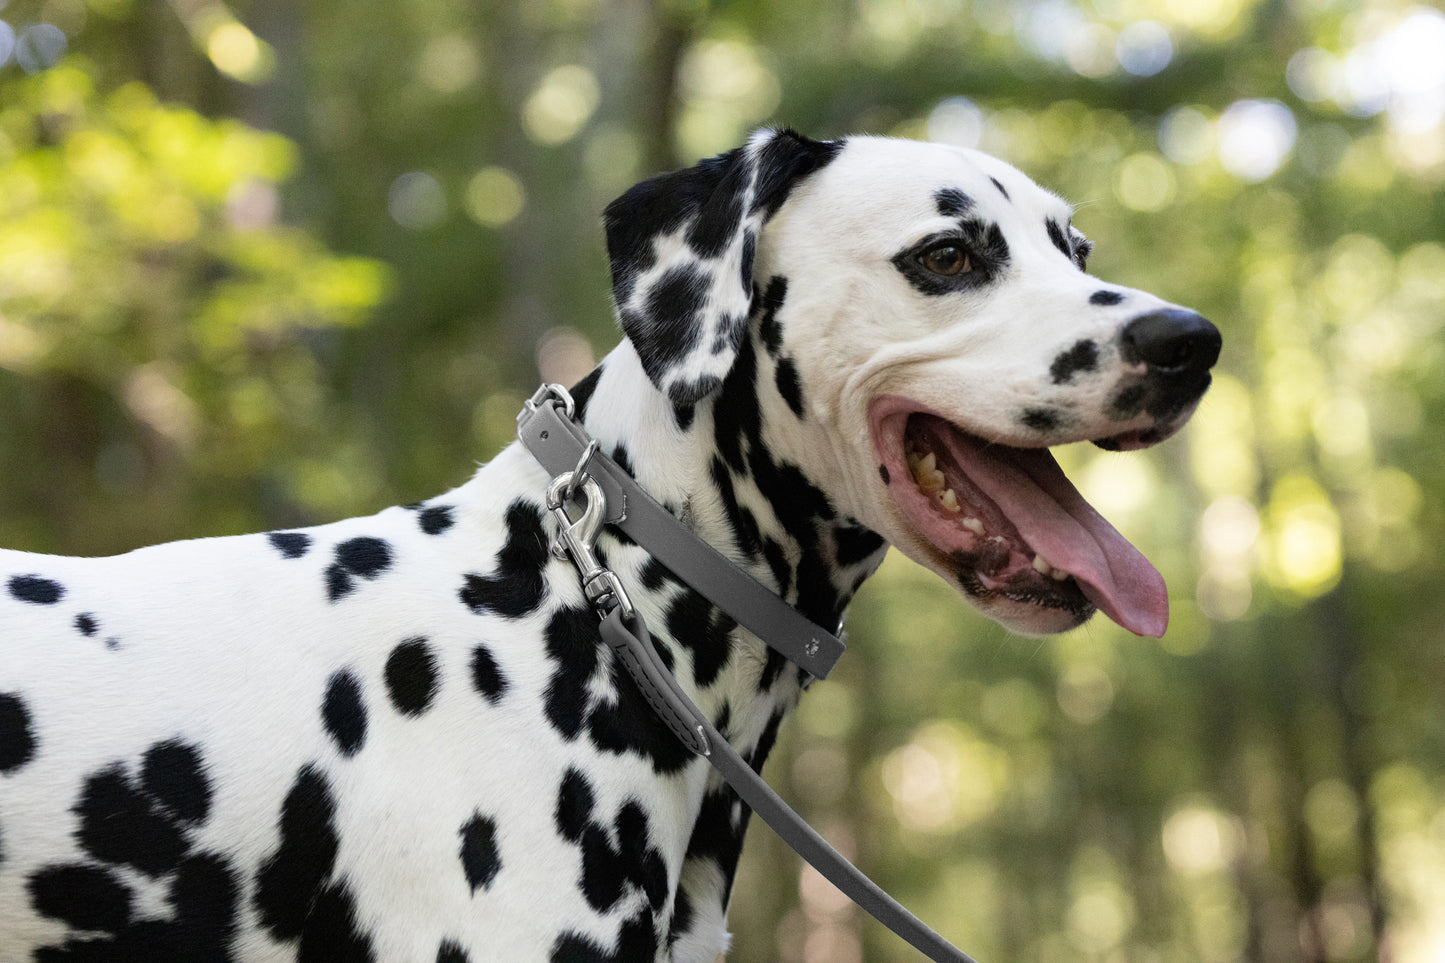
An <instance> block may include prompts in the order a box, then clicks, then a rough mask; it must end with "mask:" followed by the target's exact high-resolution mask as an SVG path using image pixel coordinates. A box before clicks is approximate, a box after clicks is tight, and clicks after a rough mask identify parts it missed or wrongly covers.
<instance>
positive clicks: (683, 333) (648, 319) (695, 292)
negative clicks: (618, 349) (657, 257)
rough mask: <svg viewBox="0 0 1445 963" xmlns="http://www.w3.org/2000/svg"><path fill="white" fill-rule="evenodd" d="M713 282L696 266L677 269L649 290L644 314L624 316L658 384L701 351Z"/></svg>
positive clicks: (646, 367) (626, 329) (624, 323)
mask: <svg viewBox="0 0 1445 963" xmlns="http://www.w3.org/2000/svg"><path fill="white" fill-rule="evenodd" d="M709 280H710V279H709V276H708V273H707V272H706V271H705V270H703V269H702V268H699V267H698V266H696V265H695V264H690V263H689V264H680V265H677V266H676V267H673V268H671V269H670V270H668V271H667V273H665V274H664V275H663V276H662V277H661V278H659V279H658V280H657V281H656V282H655V283H654V284H653V286H652V287H651V288H650V289H649V290H648V292H647V302H646V304H645V306H644V308H643V310H642V311H640V312H639V311H623V312H622V329H623V331H624V332H626V333H627V336H628V338H629V339H630V340H631V341H632V345H633V347H634V348H636V349H637V354H638V357H640V358H641V359H642V367H643V369H644V370H646V371H647V375H648V377H650V378H651V379H652V380H653V382H654V383H657V384H661V383H662V380H663V378H664V377H665V376H666V375H667V372H668V371H670V370H671V369H672V368H674V367H676V366H677V365H678V364H680V363H682V362H683V361H684V360H685V359H686V358H687V356H688V355H690V354H691V353H692V352H693V351H695V350H697V347H698V344H699V341H700V340H701V338H702V317H701V315H702V310H703V307H704V306H705V305H706V303H707V296H708V290H709ZM681 400H693V399H681Z"/></svg>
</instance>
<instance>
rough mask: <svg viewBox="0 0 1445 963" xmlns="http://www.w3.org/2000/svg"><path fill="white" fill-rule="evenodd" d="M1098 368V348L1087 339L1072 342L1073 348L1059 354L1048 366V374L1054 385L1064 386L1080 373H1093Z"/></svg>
mask: <svg viewBox="0 0 1445 963" xmlns="http://www.w3.org/2000/svg"><path fill="white" fill-rule="evenodd" d="M1098 366H1099V347H1098V345H1096V344H1094V342H1092V341H1090V340H1088V339H1087V338H1085V339H1082V340H1080V341H1076V342H1074V346H1073V347H1072V348H1070V349H1069V350H1067V351H1064V352H1061V353H1060V354H1059V356H1058V357H1057V358H1055V359H1054V363H1053V364H1051V365H1049V374H1050V375H1051V376H1052V377H1053V379H1054V384H1056V385H1066V384H1069V383H1070V382H1072V381H1073V380H1074V375H1075V374H1077V373H1078V372H1080V371H1093V370H1094V369H1095V368H1097V367H1098Z"/></svg>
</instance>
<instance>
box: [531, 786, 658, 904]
mask: <svg viewBox="0 0 1445 963" xmlns="http://www.w3.org/2000/svg"><path fill="white" fill-rule="evenodd" d="M587 792H588V793H589V794H590V789H588V790H587ZM560 803H561V800H560V799H559V813H558V821H559V824H560V823H561V805H560ZM591 805H592V803H591V799H590V798H589V799H587V808H588V809H589V810H590V809H591ZM579 815H580V814H579V813H577V812H575V811H574V812H571V813H569V816H568V818H569V825H568V832H567V833H564V836H565V837H566V838H572V835H579V836H580V839H579V845H580V846H581V848H582V880H581V883H582V895H583V896H585V897H586V899H587V903H588V905H589V906H591V907H592V908H593V909H594V910H596V911H597V912H599V913H605V912H607V911H608V910H610V909H611V908H612V907H613V906H615V905H616V904H617V901H618V900H620V899H621V898H622V897H623V895H624V894H625V893H626V892H627V891H628V888H629V887H636V888H638V889H641V890H642V891H643V893H644V894H645V895H646V896H647V901H648V904H649V905H650V906H651V907H652V909H653V910H654V911H657V910H660V909H661V908H662V905H663V903H664V902H666V900H667V892H668V890H667V863H666V862H665V861H664V860H663V858H662V854H661V853H660V852H658V850H657V848H656V846H655V845H654V844H653V840H652V836H651V833H650V831H649V829H648V820H647V813H646V812H645V811H644V810H643V808H642V806H641V805H640V804H639V803H638V802H637V801H635V800H629V801H628V802H626V803H625V804H623V806H622V808H621V809H619V810H618V812H617V818H616V820H615V822H614V825H613V832H612V833H611V834H609V833H608V831H607V828H606V827H604V826H603V825H601V824H600V823H597V822H593V821H592V820H591V819H590V818H589V819H586V820H585V824H584V825H582V827H581V831H580V834H579V833H575V832H574V831H575V829H576V827H575V825H573V824H572V823H573V822H574V821H575V820H576V819H577V818H578V816H579ZM613 836H615V837H616V840H617V842H616V845H615V846H614V844H613V842H612V837H613Z"/></svg>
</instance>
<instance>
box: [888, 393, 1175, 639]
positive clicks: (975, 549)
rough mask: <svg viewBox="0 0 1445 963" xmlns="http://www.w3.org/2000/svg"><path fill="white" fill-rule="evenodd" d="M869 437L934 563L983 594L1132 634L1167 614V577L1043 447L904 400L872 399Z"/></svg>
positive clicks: (1157, 627) (1149, 629)
mask: <svg viewBox="0 0 1445 963" xmlns="http://www.w3.org/2000/svg"><path fill="white" fill-rule="evenodd" d="M869 421H870V423H871V427H872V429H873V443H874V446H875V448H876V449H877V451H878V454H879V456H880V458H882V459H883V466H884V468H885V474H886V477H887V481H888V488H889V491H890V493H891V494H892V495H893V499H894V501H895V503H896V504H897V505H898V507H899V508H900V509H901V510H902V512H903V514H904V515H905V516H906V517H907V519H908V521H909V522H910V523H911V524H912V526H913V528H914V529H915V530H916V532H917V533H918V535H919V536H920V537H921V538H922V539H923V540H924V541H925V542H926V543H927V545H928V548H929V549H930V554H932V555H933V556H934V557H933V559H932V562H933V565H934V567H935V568H937V569H939V570H940V571H942V572H944V573H946V574H950V575H952V576H953V577H954V578H955V579H956V580H957V581H958V582H959V584H960V585H961V586H962V588H963V589H964V591H966V592H967V593H968V594H970V595H972V596H974V597H975V598H977V599H978V600H979V601H981V602H986V601H988V600H990V599H1005V600H1008V601H1010V602H1014V603H1018V604H1021V605H1025V606H1033V607H1036V608H1038V609H1041V610H1044V609H1052V610H1062V614H1064V615H1065V618H1068V621H1069V622H1071V623H1072V624H1075V625H1077V624H1079V623H1081V622H1083V621H1084V620H1085V619H1086V618H1088V616H1089V615H1091V614H1092V613H1093V611H1094V609H1095V608H1097V609H1098V610H1099V611H1102V612H1103V613H1104V614H1105V615H1107V616H1108V617H1109V618H1111V619H1113V620H1114V621H1115V622H1117V623H1119V624H1120V625H1121V626H1123V627H1124V628H1126V629H1128V630H1130V631H1131V632H1135V633H1137V634H1139V635H1151V636H1159V635H1162V634H1163V633H1164V628H1165V626H1166V625H1167V624H1168V620H1169V603H1168V595H1167V593H1166V590H1165V587H1164V579H1163V576H1161V575H1160V574H1159V572H1158V571H1157V570H1156V569H1155V568H1154V566H1153V565H1151V564H1149V561H1148V560H1147V559H1146V558H1144V556H1143V555H1142V554H1140V553H1139V551H1138V549H1136V548H1134V546H1133V545H1131V544H1130V543H1129V541H1128V540H1127V539H1126V538H1124V536H1123V535H1121V534H1119V532H1118V530H1116V529H1115V528H1114V527H1113V526H1112V525H1110V524H1109V522H1108V521H1107V520H1105V519H1104V517H1103V516H1102V515H1100V514H1099V513H1098V512H1097V511H1095V510H1094V508H1093V506H1091V505H1090V504H1089V503H1088V502H1087V501H1085V500H1084V497H1083V496H1082V495H1080V494H1079V492H1078V490H1077V489H1076V488H1074V486H1073V484H1072V483H1070V482H1069V480H1068V478H1066V477H1065V476H1064V473H1063V471H1062V470H1061V469H1060V468H1059V465H1058V462H1056V461H1055V460H1054V457H1053V455H1051V454H1050V453H1049V451H1048V449H1046V448H1012V447H1009V446H1007V445H1000V444H996V443H992V442H989V441H986V440H985V439H983V438H980V437H978V436H977V435H972V434H970V433H968V432H966V431H964V430H962V429H960V428H959V427H958V426H957V425H954V424H952V423H951V422H949V421H947V420H946V419H944V418H942V417H940V416H938V415H936V414H934V413H932V412H930V411H926V410H921V409H920V407H919V406H918V405H917V404H915V403H913V402H909V401H906V400H905V399H902V398H898V397H889V398H882V399H878V400H877V401H875V402H874V404H873V405H872V406H871V408H870V413H869Z"/></svg>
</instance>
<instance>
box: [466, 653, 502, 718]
mask: <svg viewBox="0 0 1445 963" xmlns="http://www.w3.org/2000/svg"><path fill="white" fill-rule="evenodd" d="M472 685H473V687H475V688H476V690H477V691H478V692H480V693H481V694H482V697H483V698H485V699H486V700H487V701H488V702H490V703H491V704H492V705H496V704H497V703H498V702H501V701H502V696H503V695H505V694H506V692H507V677H506V676H505V675H503V674H502V669H501V667H500V666H498V665H497V660H496V658H495V657H494V656H493V655H492V650H491V649H489V648H487V647H486V646H485V645H482V644H480V643H478V644H477V645H476V646H475V647H474V648H473V649H472Z"/></svg>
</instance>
